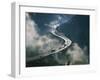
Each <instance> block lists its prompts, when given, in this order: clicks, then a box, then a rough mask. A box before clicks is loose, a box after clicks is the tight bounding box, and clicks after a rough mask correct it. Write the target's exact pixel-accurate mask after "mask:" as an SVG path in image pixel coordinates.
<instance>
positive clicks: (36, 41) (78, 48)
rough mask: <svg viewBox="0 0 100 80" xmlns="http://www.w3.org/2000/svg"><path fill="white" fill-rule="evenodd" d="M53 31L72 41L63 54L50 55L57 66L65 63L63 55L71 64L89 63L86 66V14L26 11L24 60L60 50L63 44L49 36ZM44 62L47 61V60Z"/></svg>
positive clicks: (87, 45) (87, 25)
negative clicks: (55, 30)
mask: <svg viewBox="0 0 100 80" xmlns="http://www.w3.org/2000/svg"><path fill="white" fill-rule="evenodd" d="M54 29H57V31H58V32H60V33H63V35H65V36H66V37H67V38H69V39H70V40H71V41H72V42H73V44H72V45H71V47H69V48H68V49H67V50H66V51H65V52H63V54H61V55H59V54H56V55H53V57H54V60H55V61H56V62H57V64H58V63H59V64H65V63H66V62H68V60H66V54H67V55H70V56H71V57H70V64H76V63H77V62H78V63H79V61H83V62H84V60H86V61H87V60H88V61H87V62H86V63H88V62H89V55H90V54H89V15H74V14H59V13H58V14H53V13H52V14H51V13H31V12H26V48H27V49H26V60H27V61H30V60H32V59H33V57H34V56H37V55H41V54H44V53H48V54H49V51H50V50H52V49H56V48H59V47H60V46H61V45H62V43H61V42H60V41H59V40H58V39H57V38H55V37H50V36H48V34H49V33H50V32H51V31H52V30H54ZM32 56H33V57H32ZM59 56H62V57H59ZM30 57H32V58H30ZM48 59H49V58H48ZM40 61H41V60H40ZM46 61H48V60H47V59H46ZM38 62H39V61H38ZM48 62H50V61H48ZM51 62H53V61H51ZM83 62H82V63H83ZM32 63H33V62H32ZM32 63H31V64H32ZM49 64H51V63H49ZM55 64H56V63H55ZM29 65H30V64H29ZM46 65H48V64H46ZM53 65H54V64H53Z"/></svg>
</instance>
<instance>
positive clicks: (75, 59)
mask: <svg viewBox="0 0 100 80" xmlns="http://www.w3.org/2000/svg"><path fill="white" fill-rule="evenodd" d="M85 52H87V50H86V46H85V49H82V48H80V47H79V45H78V43H73V44H72V46H71V47H70V48H69V49H68V50H67V51H66V54H67V55H69V60H70V64H86V63H88V58H87V56H86V54H85Z"/></svg>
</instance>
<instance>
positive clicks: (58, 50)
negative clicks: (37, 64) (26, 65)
mask: <svg viewBox="0 0 100 80" xmlns="http://www.w3.org/2000/svg"><path fill="white" fill-rule="evenodd" d="M51 33H52V34H53V35H54V36H56V37H59V38H61V39H63V40H64V44H63V45H62V46H61V47H60V49H57V50H54V51H53V52H48V53H44V54H40V55H37V56H35V57H31V58H27V62H28V61H33V60H36V59H40V58H42V57H45V56H48V55H51V54H56V53H58V52H60V51H63V50H64V49H66V48H67V47H68V46H70V45H71V43H72V41H71V40H70V39H69V38H67V37H66V36H64V35H61V34H58V33H56V29H53V30H51Z"/></svg>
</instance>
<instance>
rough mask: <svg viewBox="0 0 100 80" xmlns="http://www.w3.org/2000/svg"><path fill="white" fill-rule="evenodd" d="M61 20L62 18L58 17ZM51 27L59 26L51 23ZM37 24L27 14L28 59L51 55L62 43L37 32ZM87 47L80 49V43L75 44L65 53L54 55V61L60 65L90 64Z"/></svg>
mask: <svg viewBox="0 0 100 80" xmlns="http://www.w3.org/2000/svg"><path fill="white" fill-rule="evenodd" d="M58 19H59V20H61V17H58ZM48 25H49V26H51V27H52V26H54V25H55V26H58V22H57V21H56V20H55V21H51V22H50V23H49V24H48ZM37 26H38V25H37V24H36V23H35V21H34V20H33V19H31V17H30V15H29V14H28V13H27V14H26V48H27V51H28V52H27V53H26V55H27V57H26V58H28V59H29V58H30V57H33V58H34V57H35V56H38V55H41V54H44V53H47V54H49V53H50V52H51V51H52V50H56V49H59V48H60V47H61V46H62V43H61V42H60V40H58V39H57V38H54V36H51V35H47V34H46V35H43V36H41V35H39V34H38V32H37ZM86 49H87V48H86V46H85V47H84V49H82V48H80V46H79V45H78V43H73V44H72V45H71V46H70V47H69V48H68V49H66V50H65V52H62V53H58V54H54V55H53V59H54V60H55V61H56V62H58V63H59V64H70V65H71V64H81V63H82V64H83V63H88V58H87V56H86V55H85V53H86V52H87V50H86Z"/></svg>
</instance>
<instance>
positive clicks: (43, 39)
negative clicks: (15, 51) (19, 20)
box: [26, 13, 62, 57]
mask: <svg viewBox="0 0 100 80" xmlns="http://www.w3.org/2000/svg"><path fill="white" fill-rule="evenodd" d="M51 24H53V23H51ZM51 36H52V35H50V34H49V35H48V34H46V35H43V36H41V35H39V34H38V32H37V24H36V23H35V21H34V20H33V19H31V16H30V15H29V14H28V13H26V48H27V49H28V50H27V51H28V52H27V56H30V55H34V53H36V52H37V54H35V55H36V56H37V55H41V54H45V53H47V54H49V53H50V51H52V50H56V49H57V48H59V47H60V46H61V45H62V43H60V40H58V39H57V38H54V36H52V37H53V38H52V37H51ZM31 57H34V56H31Z"/></svg>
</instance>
